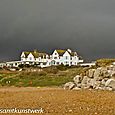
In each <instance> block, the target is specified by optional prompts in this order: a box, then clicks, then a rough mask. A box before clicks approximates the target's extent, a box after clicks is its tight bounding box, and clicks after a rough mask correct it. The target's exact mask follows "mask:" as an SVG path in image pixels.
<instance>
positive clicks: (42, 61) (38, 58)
mask: <svg viewBox="0 0 115 115" xmlns="http://www.w3.org/2000/svg"><path fill="white" fill-rule="evenodd" d="M21 61H22V64H29V65H34V64H37V65H38V66H40V67H42V66H43V67H45V66H50V62H51V61H50V56H49V55H48V54H46V53H42V52H39V51H37V50H34V51H31V52H26V51H25V52H22V54H21Z"/></svg>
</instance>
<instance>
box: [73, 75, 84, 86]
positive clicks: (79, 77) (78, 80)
mask: <svg viewBox="0 0 115 115" xmlns="http://www.w3.org/2000/svg"><path fill="white" fill-rule="evenodd" d="M81 80H82V76H80V75H77V76H75V77H74V78H73V81H74V83H75V84H78V83H80V82H81Z"/></svg>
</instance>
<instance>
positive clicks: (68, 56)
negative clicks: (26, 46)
mask: <svg viewBox="0 0 115 115" xmlns="http://www.w3.org/2000/svg"><path fill="white" fill-rule="evenodd" d="M20 58H21V60H20V61H11V62H5V63H1V64H0V67H3V66H7V67H18V66H19V65H22V64H23V65H36V66H38V67H42V68H43V67H49V66H52V65H55V66H57V65H68V66H72V65H74V66H76V65H78V64H79V63H83V59H82V58H81V57H80V56H78V54H77V52H73V51H72V50H70V49H67V50H60V49H59V50H54V51H53V53H52V54H47V53H44V52H39V51H37V50H34V51H29V52H28V51H24V52H22V53H21V56H20Z"/></svg>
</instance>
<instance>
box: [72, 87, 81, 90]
mask: <svg viewBox="0 0 115 115" xmlns="http://www.w3.org/2000/svg"><path fill="white" fill-rule="evenodd" d="M73 90H81V88H79V87H74V88H73Z"/></svg>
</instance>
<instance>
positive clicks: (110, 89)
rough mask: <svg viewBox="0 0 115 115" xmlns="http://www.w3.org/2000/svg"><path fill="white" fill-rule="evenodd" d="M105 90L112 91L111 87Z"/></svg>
mask: <svg viewBox="0 0 115 115" xmlns="http://www.w3.org/2000/svg"><path fill="white" fill-rule="evenodd" d="M105 90H108V91H112V90H113V89H112V88H111V87H106V88H105Z"/></svg>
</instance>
